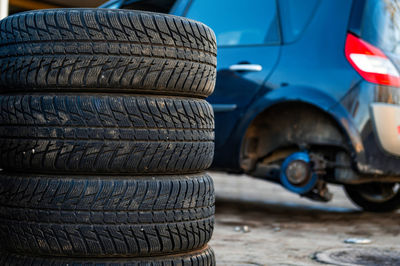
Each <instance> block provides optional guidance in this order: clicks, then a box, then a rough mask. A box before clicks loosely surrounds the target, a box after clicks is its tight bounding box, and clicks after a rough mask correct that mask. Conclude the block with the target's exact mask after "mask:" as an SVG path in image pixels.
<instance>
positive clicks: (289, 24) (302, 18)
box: [279, 0, 319, 43]
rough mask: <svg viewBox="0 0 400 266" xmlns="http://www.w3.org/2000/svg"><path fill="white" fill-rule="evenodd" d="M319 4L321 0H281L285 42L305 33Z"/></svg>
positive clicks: (280, 11) (280, 12)
mask: <svg viewBox="0 0 400 266" xmlns="http://www.w3.org/2000/svg"><path fill="white" fill-rule="evenodd" d="M318 4H319V0H301V1H299V0H279V14H280V17H281V27H282V33H283V42H284V43H290V42H294V41H296V40H297V39H298V38H299V37H300V35H301V34H302V33H303V31H304V29H305V27H306V26H307V24H308V22H309V21H310V20H311V18H312V15H313V14H314V13H315V10H316V8H317V6H318Z"/></svg>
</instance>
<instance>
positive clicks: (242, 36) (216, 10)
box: [186, 0, 280, 46]
mask: <svg viewBox="0 0 400 266" xmlns="http://www.w3.org/2000/svg"><path fill="white" fill-rule="evenodd" d="M186 17H188V18H191V19H194V20H198V21H201V22H203V23H205V24H207V25H208V26H210V27H211V28H212V29H213V30H214V32H215V35H216V37H217V43H218V46H235V45H261V44H279V42H280V36H279V27H278V21H277V8H276V0H252V1H250V2H248V1H243V0H229V1H227V0H226V1H221V0H218V1H215V0H194V1H192V4H191V5H190V7H189V10H188V12H187V13H186Z"/></svg>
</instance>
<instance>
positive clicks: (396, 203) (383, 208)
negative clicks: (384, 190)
mask: <svg viewBox="0 0 400 266" xmlns="http://www.w3.org/2000/svg"><path fill="white" fill-rule="evenodd" d="M390 185H394V184H386V183H367V184H362V185H345V186H344V189H345V192H346V194H347V196H348V197H349V198H350V199H351V201H352V202H354V203H355V204H356V205H358V206H359V207H361V208H362V209H363V210H365V211H369V212H393V211H396V210H398V209H399V208H400V190H399V191H397V193H393V195H391V197H388V198H387V199H386V200H385V199H380V200H376V199H373V198H372V197H371V196H368V193H370V195H372V194H371V193H376V192H377V191H378V192H379V186H390ZM371 189H372V190H371ZM377 189H378V190H377ZM366 193H367V194H366Z"/></svg>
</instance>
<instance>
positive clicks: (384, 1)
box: [361, 0, 400, 55]
mask: <svg viewBox="0 0 400 266" xmlns="http://www.w3.org/2000/svg"><path fill="white" fill-rule="evenodd" d="M361 37H362V38H363V39H364V40H366V41H368V42H370V43H372V44H374V45H376V46H378V47H380V48H381V49H383V50H384V51H386V52H390V53H393V54H397V55H400V0H366V2H365V7H364V11H363V16H362V23H361Z"/></svg>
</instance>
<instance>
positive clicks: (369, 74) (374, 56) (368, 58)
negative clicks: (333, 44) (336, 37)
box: [345, 33, 400, 87]
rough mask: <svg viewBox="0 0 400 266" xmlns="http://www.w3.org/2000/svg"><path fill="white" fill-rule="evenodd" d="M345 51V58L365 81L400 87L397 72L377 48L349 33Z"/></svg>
mask: <svg viewBox="0 0 400 266" xmlns="http://www.w3.org/2000/svg"><path fill="white" fill-rule="evenodd" d="M345 53H346V58H347V60H348V61H349V62H350V64H351V65H352V66H353V67H354V69H355V70H356V71H357V72H358V73H359V74H360V75H361V76H362V77H363V78H364V79H365V80H366V81H369V82H372V83H376V84H380V85H389V86H396V87H400V74H399V72H398V71H397V69H396V67H395V66H394V65H393V63H392V61H390V59H389V58H388V57H387V56H386V55H385V54H384V53H383V52H382V51H381V50H380V49H379V48H377V47H375V46H373V45H372V44H369V43H368V42H366V41H364V40H362V39H360V38H358V37H356V36H354V35H353V34H351V33H349V34H347V40H346V47H345Z"/></svg>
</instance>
